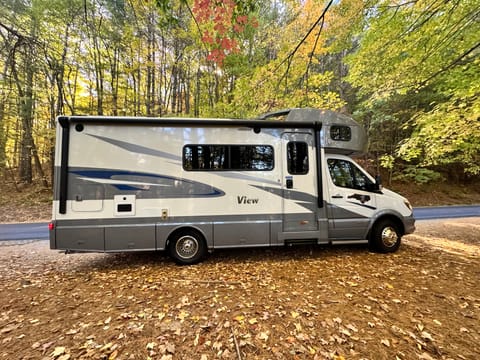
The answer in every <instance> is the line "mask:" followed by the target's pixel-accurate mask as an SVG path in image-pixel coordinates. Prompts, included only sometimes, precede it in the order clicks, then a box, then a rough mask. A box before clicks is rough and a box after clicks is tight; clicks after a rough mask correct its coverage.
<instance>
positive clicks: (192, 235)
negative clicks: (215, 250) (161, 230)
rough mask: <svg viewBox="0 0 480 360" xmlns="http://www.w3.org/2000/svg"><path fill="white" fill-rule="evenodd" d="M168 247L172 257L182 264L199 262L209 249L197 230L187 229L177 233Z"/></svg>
mask: <svg viewBox="0 0 480 360" xmlns="http://www.w3.org/2000/svg"><path fill="white" fill-rule="evenodd" d="M168 249H169V253H170V256H171V257H172V259H173V260H174V261H175V262H176V263H177V264H180V265H191V264H195V263H197V262H199V261H200V260H202V259H203V257H204V256H205V254H206V251H207V247H206V245H205V239H204V238H203V236H202V235H201V234H200V233H199V232H198V231H195V230H185V231H181V232H179V233H177V234H175V235H174V236H173V237H172V239H170V242H169V247H168Z"/></svg>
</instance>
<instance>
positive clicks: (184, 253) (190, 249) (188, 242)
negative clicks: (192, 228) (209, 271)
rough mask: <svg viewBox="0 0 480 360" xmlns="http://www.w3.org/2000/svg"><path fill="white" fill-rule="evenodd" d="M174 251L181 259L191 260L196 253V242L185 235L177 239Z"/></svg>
mask: <svg viewBox="0 0 480 360" xmlns="http://www.w3.org/2000/svg"><path fill="white" fill-rule="evenodd" d="M175 250H176V252H177V254H178V256H180V257H181V258H182V259H191V258H192V257H194V256H195V254H196V253H197V251H198V240H197V239H195V238H194V237H192V236H190V235H187V236H183V237H181V238H180V239H178V241H177V244H176V245H175Z"/></svg>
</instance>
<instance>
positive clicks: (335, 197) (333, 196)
mask: <svg viewBox="0 0 480 360" xmlns="http://www.w3.org/2000/svg"><path fill="white" fill-rule="evenodd" d="M332 198H333V199H343V196H342V195H340V194H336V195H332Z"/></svg>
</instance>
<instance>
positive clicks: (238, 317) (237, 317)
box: [233, 315, 245, 324]
mask: <svg viewBox="0 0 480 360" xmlns="http://www.w3.org/2000/svg"><path fill="white" fill-rule="evenodd" d="M233 319H234V320H235V321H236V322H239V323H241V324H242V323H243V322H244V321H245V316H243V315H237V316H235V317H234V318H233Z"/></svg>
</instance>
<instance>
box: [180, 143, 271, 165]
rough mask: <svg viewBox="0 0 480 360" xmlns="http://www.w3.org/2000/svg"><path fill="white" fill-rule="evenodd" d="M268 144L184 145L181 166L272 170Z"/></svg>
mask: <svg viewBox="0 0 480 360" xmlns="http://www.w3.org/2000/svg"><path fill="white" fill-rule="evenodd" d="M273 158H274V157H273V147H272V146H269V145H186V146H184V147H183V168H184V169H185V170H188V171H193V170H203V171H221V170H251V171H254V170H257V171H266V170H273Z"/></svg>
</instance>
